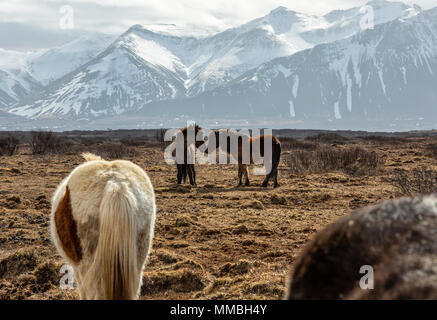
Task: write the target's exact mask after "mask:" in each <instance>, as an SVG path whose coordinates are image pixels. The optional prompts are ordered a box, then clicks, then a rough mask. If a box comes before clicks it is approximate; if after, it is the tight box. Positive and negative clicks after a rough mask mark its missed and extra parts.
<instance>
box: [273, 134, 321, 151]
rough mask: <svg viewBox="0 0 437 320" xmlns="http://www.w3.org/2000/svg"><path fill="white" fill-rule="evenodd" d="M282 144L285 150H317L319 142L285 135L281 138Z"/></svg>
mask: <svg viewBox="0 0 437 320" xmlns="http://www.w3.org/2000/svg"><path fill="white" fill-rule="evenodd" d="M281 146H282V149H283V150H291V149H293V150H315V149H317V148H318V147H319V144H318V143H316V142H313V141H306V140H301V139H294V138H285V137H284V138H281Z"/></svg>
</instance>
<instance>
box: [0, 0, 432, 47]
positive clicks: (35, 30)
mask: <svg viewBox="0 0 437 320" xmlns="http://www.w3.org/2000/svg"><path fill="white" fill-rule="evenodd" d="M366 2H368V1H366V0H312V1H308V0H263V1H253V0H238V1H236V0H208V1H205V0H165V1H160V0H8V1H1V2H0V21H2V23H1V24H0V26H5V27H7V29H5V28H3V27H2V29H0V45H1V46H2V47H4V48H28V49H30V48H42V47H50V46H52V45H54V44H61V43H63V42H65V41H67V40H69V39H70V37H71V36H72V35H75V34H80V33H83V32H89V31H95V32H105V33H113V34H120V33H122V32H123V31H125V30H126V29H127V28H129V27H130V26H132V25H134V24H142V25H150V24H176V25H177V26H180V27H183V28H189V29H190V30H196V31H205V30H208V31H221V30H224V29H226V28H229V27H233V26H236V25H239V24H242V23H245V22H247V21H249V20H252V19H254V18H257V17H260V16H263V15H266V14H267V13H268V12H269V11H271V10H273V9H274V8H276V7H278V6H285V7H287V8H289V9H291V10H295V11H298V12H304V13H309V14H324V13H327V12H329V11H331V10H334V9H347V8H350V7H354V6H360V5H364V4H365V3H366ZM404 2H407V3H409V4H412V3H417V4H419V5H421V6H423V7H424V8H425V9H427V8H431V7H433V6H435V0H417V1H413V0H411V1H410V0H405V1H404ZM64 5H70V6H71V7H72V8H73V9H74V26H75V29H74V30H73V31H72V30H62V29H61V28H60V26H59V21H60V19H61V18H62V13H60V8H61V7H62V6H64ZM201 33H202V32H201Z"/></svg>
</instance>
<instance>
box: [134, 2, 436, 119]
mask: <svg viewBox="0 0 437 320" xmlns="http://www.w3.org/2000/svg"><path fill="white" fill-rule="evenodd" d="M176 105H177V108H176ZM436 105H437V9H434V10H429V11H425V12H423V13H421V14H419V15H414V16H412V17H410V18H403V19H398V20H395V21H391V22H388V23H385V24H381V25H378V26H376V27H375V28H374V29H373V30H371V29H369V30H366V31H364V32H361V33H359V34H357V35H355V36H352V37H350V38H347V39H344V40H339V41H336V42H333V43H329V44H321V45H317V46H315V47H314V48H312V49H309V50H304V51H301V52H298V53H296V54H294V55H291V56H289V57H281V58H277V59H274V60H272V61H270V62H267V63H265V64H262V65H260V66H259V67H257V68H255V69H253V70H251V71H248V72H247V73H245V74H244V75H242V76H241V77H239V78H237V79H235V80H233V81H232V82H231V83H229V84H227V85H224V86H221V87H219V88H216V89H214V90H212V91H210V92H205V93H203V94H200V95H198V96H196V97H194V98H192V99H187V100H184V101H177V102H174V103H172V104H169V105H168V106H166V107H164V110H162V112H163V113H166V114H169V115H172V116H177V115H178V110H183V111H184V113H183V114H185V115H195V116H203V117H209V118H213V117H217V118H219V117H222V118H223V117H224V118H227V117H234V118H240V119H241V118H245V119H249V118H253V117H257V118H260V117H261V118H269V117H274V116H276V117H279V118H289V119H295V120H308V119H312V120H314V119H317V120H320V121H325V122H326V121H334V120H341V119H342V120H346V121H349V120H357V121H369V120H372V121H373V120H374V121H380V120H383V119H386V120H393V119H400V120H404V119H419V118H427V117H428V118H434V119H437V110H436ZM156 110H157V104H156V103H154V104H150V105H148V106H146V107H144V108H143V109H142V110H141V111H140V112H141V114H144V115H148V114H155V113H156ZM179 114H180V113H179Z"/></svg>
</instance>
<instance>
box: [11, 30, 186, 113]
mask: <svg viewBox="0 0 437 320" xmlns="http://www.w3.org/2000/svg"><path fill="white" fill-rule="evenodd" d="M145 59H149V60H151V61H147V60H145ZM152 62H153V63H152ZM183 82H184V69H183V67H182V65H181V63H180V62H179V60H178V59H177V58H176V57H175V56H173V55H172V54H171V53H170V52H169V51H168V50H166V49H165V48H164V47H162V46H159V45H158V44H157V43H155V42H150V41H148V40H145V39H142V38H141V37H139V36H138V33H137V32H136V31H135V30H130V31H129V32H127V33H126V34H124V35H122V36H121V37H120V38H119V39H118V40H117V41H115V42H114V43H113V44H112V45H111V46H110V47H109V48H108V49H106V50H105V51H103V52H102V53H101V54H99V55H98V56H97V57H96V58H94V59H93V60H91V61H90V62H88V63H87V64H85V65H83V66H82V67H80V68H79V69H77V70H75V71H74V72H72V73H70V74H67V75H66V76H64V77H63V78H61V79H59V80H57V81H55V82H54V83H52V84H50V85H49V86H47V87H46V88H44V90H42V91H41V92H39V93H38V94H37V95H34V96H32V97H30V98H28V99H23V100H22V101H21V102H20V103H19V104H18V105H16V106H14V107H13V108H12V109H11V110H10V112H12V113H14V114H18V115H22V116H27V117H31V118H37V117H40V118H51V117H59V118H66V119H82V120H89V119H93V118H96V117H100V116H108V115H114V114H120V113H122V112H125V111H127V110H136V109H137V108H139V107H140V106H141V105H143V104H146V103H149V102H151V101H154V100H163V99H175V98H178V97H180V96H184V94H185V91H184V90H185V88H184V86H183Z"/></svg>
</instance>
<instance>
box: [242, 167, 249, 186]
mask: <svg viewBox="0 0 437 320" xmlns="http://www.w3.org/2000/svg"><path fill="white" fill-rule="evenodd" d="M242 167H243V172H244V176H245V177H246V186H250V182H249V170H248V169H247V165H246V164H243V166H242Z"/></svg>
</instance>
